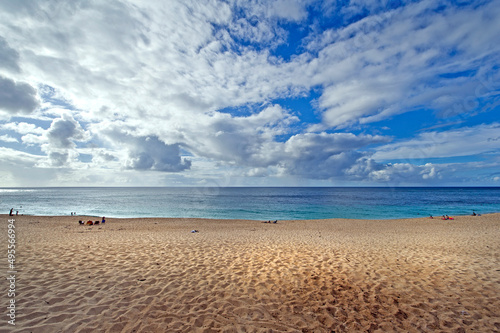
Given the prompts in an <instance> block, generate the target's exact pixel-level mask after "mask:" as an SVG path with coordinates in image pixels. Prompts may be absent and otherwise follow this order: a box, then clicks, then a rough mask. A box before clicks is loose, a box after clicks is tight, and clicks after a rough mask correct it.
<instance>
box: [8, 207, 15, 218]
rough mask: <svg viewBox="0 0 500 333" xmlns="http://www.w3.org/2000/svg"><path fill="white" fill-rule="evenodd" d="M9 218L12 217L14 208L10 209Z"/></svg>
mask: <svg viewBox="0 0 500 333" xmlns="http://www.w3.org/2000/svg"><path fill="white" fill-rule="evenodd" d="M9 216H14V208H11V209H10V213H9Z"/></svg>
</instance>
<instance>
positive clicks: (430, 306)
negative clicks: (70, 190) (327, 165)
mask: <svg viewBox="0 0 500 333" xmlns="http://www.w3.org/2000/svg"><path fill="white" fill-rule="evenodd" d="M8 218H9V217H8V216H5V215H3V216H1V219H2V220H3V222H2V225H4V226H6V224H7V220H8ZM14 218H15V220H16V221H15V224H16V228H17V229H16V231H17V233H16V236H17V239H16V240H17V245H18V246H17V252H16V254H17V257H16V260H17V262H16V264H17V269H18V274H17V280H16V288H17V293H16V304H17V309H16V311H17V313H16V326H15V327H12V326H10V325H8V324H7V319H6V318H7V317H6V316H5V318H4V320H2V322H1V324H0V327H1V328H2V332H3V331H4V329H6V328H8V329H13V331H14V332H37V333H40V332H51V333H53V332H332V331H335V332H390V331H397V332H422V331H424V332H434V331H442V332H493V331H498V330H500V310H499V309H500V260H499V259H500V258H499V256H500V252H499V248H500V242H499V239H500V214H491V215H485V216H479V217H472V216H467V217H461V216H459V217H455V220H450V221H442V220H441V219H439V218H435V219H428V218H422V219H406V220H385V221H371V220H311V221H278V223H277V224H272V223H271V224H267V223H261V221H243V220H203V219H154V218H152V219H113V218H107V219H106V220H107V221H106V224H105V225H95V226H81V225H79V224H78V220H85V221H86V220H88V219H89V218H88V217H78V216H75V217H37V216H17V217H14ZM97 219H99V218H92V220H97ZM5 230H6V227H5V228H4V232H2V233H0V234H1V237H0V239H1V243H2V244H5V241H6V237H7V233H6V232H5ZM192 230H198V232H197V233H192V232H191V231H192ZM4 251H6V250H5V249H4ZM0 267H1V269H2V272H6V271H7V270H8V269H7V263H6V262H5V260H4V261H2V263H1V265H0ZM6 288H7V285H6V282H4V281H3V282H2V290H6Z"/></svg>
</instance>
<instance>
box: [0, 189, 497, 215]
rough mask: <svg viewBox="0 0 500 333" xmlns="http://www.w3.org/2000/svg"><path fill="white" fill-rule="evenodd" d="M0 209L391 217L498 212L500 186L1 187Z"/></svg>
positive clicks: (28, 212) (56, 212)
mask: <svg viewBox="0 0 500 333" xmlns="http://www.w3.org/2000/svg"><path fill="white" fill-rule="evenodd" d="M0 208H1V209H2V210H3V212H4V213H9V211H10V209H11V208H13V209H14V213H15V212H16V211H18V212H19V214H24V215H71V213H72V212H75V213H76V214H78V215H89V216H106V217H201V218H214V219H251V220H276V219H277V220H299V219H324V218H356V219H394V218H411V217H425V216H429V215H433V216H441V215H444V214H447V215H449V216H453V215H470V214H472V212H473V211H475V212H476V213H480V214H481V213H482V214H484V213H494V212H500V187H480V188H479V187H444V188H443V187H440V188H435V187H432V188H400V187H396V188H360V187H264V188H262V187H196V188H193V187H174V188H172V187H149V188H145V187H139V188H137V187H120V188H116V187H113V188H103V187H85V188H83V187H82V188H77V187H73V188H67V187H61V188H0Z"/></svg>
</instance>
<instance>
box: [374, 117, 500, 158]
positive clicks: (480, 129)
mask: <svg viewBox="0 0 500 333" xmlns="http://www.w3.org/2000/svg"><path fill="white" fill-rule="evenodd" d="M499 133H500V124H498V123H494V124H490V125H478V126H474V127H464V128H459V129H453V130H448V131H444V132H424V133H420V134H419V135H418V136H417V137H416V138H414V139H410V140H406V141H402V142H396V143H390V144H387V145H383V146H381V147H378V148H376V152H375V154H373V156H372V157H373V158H374V159H376V160H378V161H383V160H394V159H405V160H408V161H413V160H419V159H429V158H443V157H457V156H475V155H480V154H487V153H491V152H496V153H498V151H500V134H499Z"/></svg>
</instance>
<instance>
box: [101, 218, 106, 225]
mask: <svg viewBox="0 0 500 333" xmlns="http://www.w3.org/2000/svg"><path fill="white" fill-rule="evenodd" d="M104 223H106V218H105V217H104V216H103V217H102V220H101V224H104Z"/></svg>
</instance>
